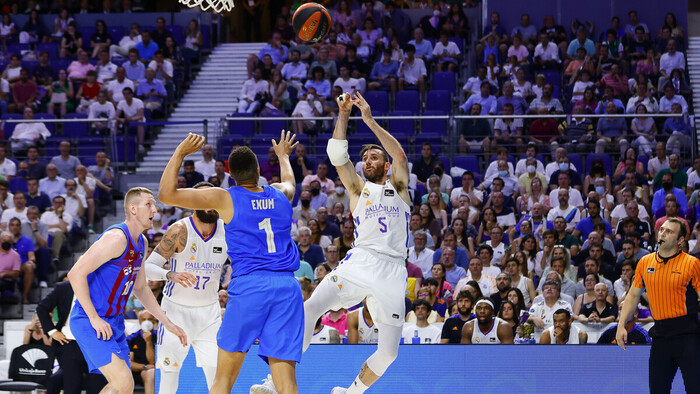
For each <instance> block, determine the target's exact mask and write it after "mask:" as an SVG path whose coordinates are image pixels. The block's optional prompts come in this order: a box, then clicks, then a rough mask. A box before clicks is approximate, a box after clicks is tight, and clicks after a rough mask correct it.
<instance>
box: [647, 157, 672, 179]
mask: <svg viewBox="0 0 700 394" xmlns="http://www.w3.org/2000/svg"><path fill="white" fill-rule="evenodd" d="M665 168H671V165H670V164H668V156H666V158H664V161H661V160H659V157H658V156H655V157H652V158H651V159H649V163H647V171H649V174H650V175H652V176H655V175H656V174H658V173H659V171H661V170H663V169H665Z"/></svg>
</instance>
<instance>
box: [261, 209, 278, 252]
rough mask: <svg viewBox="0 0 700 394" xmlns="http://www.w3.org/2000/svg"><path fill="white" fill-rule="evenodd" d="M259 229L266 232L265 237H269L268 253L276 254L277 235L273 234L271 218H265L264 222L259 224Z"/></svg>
mask: <svg viewBox="0 0 700 394" xmlns="http://www.w3.org/2000/svg"><path fill="white" fill-rule="evenodd" d="M258 229H260V230H265V235H266V236H267V253H276V252H277V248H276V247H275V233H273V232H272V224H271V223H270V218H265V219H263V221H262V222H260V223H258Z"/></svg>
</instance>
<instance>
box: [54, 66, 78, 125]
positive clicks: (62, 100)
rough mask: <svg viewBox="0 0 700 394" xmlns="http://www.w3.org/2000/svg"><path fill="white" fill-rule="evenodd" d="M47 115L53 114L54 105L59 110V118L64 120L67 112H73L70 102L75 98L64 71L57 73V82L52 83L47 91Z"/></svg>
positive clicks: (70, 83)
mask: <svg viewBox="0 0 700 394" xmlns="http://www.w3.org/2000/svg"><path fill="white" fill-rule="evenodd" d="M48 93H49V108H48V110H49V113H50V114H55V112H54V110H55V107H56V105H58V106H59V108H60V113H61V118H65V117H66V114H67V113H68V111H70V112H73V110H74V109H75V106H74V105H73V103H72V101H71V100H73V97H74V96H75V91H74V90H73V83H72V82H71V81H70V80H69V79H68V73H67V72H66V70H60V71H59V72H58V81H54V82H53V84H51V88H50V89H49V92H48Z"/></svg>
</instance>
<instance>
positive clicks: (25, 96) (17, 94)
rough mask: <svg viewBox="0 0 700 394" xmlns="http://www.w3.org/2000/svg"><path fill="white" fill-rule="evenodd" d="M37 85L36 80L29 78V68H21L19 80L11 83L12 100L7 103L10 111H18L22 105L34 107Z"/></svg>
mask: <svg viewBox="0 0 700 394" xmlns="http://www.w3.org/2000/svg"><path fill="white" fill-rule="evenodd" d="M37 93H38V87H37V85H36V82H34V81H33V80H31V79H30V78H29V70H28V69H26V68H23V69H22V71H21V72H20V79H19V81H17V82H15V83H14V84H13V85H12V102H11V103H10V104H9V111H10V112H19V111H20V110H22V109H23V108H24V107H32V108H35V107H36V99H37Z"/></svg>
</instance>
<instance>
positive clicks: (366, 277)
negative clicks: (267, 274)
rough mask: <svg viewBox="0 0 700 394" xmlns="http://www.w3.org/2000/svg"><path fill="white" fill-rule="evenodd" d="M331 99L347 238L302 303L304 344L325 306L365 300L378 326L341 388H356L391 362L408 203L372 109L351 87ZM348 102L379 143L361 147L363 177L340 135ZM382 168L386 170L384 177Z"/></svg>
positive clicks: (399, 316) (401, 166)
mask: <svg viewBox="0 0 700 394" xmlns="http://www.w3.org/2000/svg"><path fill="white" fill-rule="evenodd" d="M337 101H338V108H339V109H340V111H339V113H338V119H337V121H336V125H335V130H334V131H333V138H332V139H330V140H329V141H328V148H327V153H328V158H329V159H330V161H331V163H332V164H333V165H334V166H335V167H336V170H337V171H338V175H339V176H340V180H341V181H342V182H343V185H344V186H345V189H346V190H347V191H348V193H349V194H350V209H351V211H352V216H353V218H354V224H355V242H354V243H353V245H352V249H350V251H348V253H347V255H346V256H345V258H344V259H343V261H341V262H340V264H339V265H338V267H337V268H336V269H334V270H333V271H332V272H331V273H329V274H328V275H326V277H325V278H324V279H323V281H321V283H320V284H319V285H318V287H317V288H316V290H315V291H314V293H313V294H312V295H311V297H310V298H309V299H308V300H307V301H306V302H305V303H304V315H305V319H306V320H305V331H304V349H306V348H307V347H308V345H309V343H310V342H311V337H312V335H313V328H314V322H315V321H316V319H317V318H318V317H319V316H321V315H322V314H323V313H325V312H326V311H328V310H329V309H332V310H337V309H340V308H347V307H350V306H352V305H356V304H358V303H359V302H360V301H362V300H363V299H365V298H366V299H367V300H366V305H367V308H368V309H369V312H370V313H371V314H372V318H373V320H374V324H375V325H376V326H377V328H378V330H379V333H378V339H377V351H376V352H375V353H374V354H373V355H372V356H370V358H369V359H367V361H366V362H365V363H364V365H363V366H362V369H361V370H360V373H359V375H358V376H357V378H355V381H354V382H353V383H352V385H351V386H350V388H348V389H347V393H363V392H364V391H365V390H367V388H368V387H369V386H371V385H372V384H373V383H374V382H375V381H376V380H377V379H379V377H380V376H382V374H384V372H385V371H386V369H387V368H388V367H389V365H390V364H391V363H392V362H393V361H394V359H396V356H397V354H398V350H399V342H400V341H401V328H402V326H403V320H404V316H405V304H404V293H405V287H406V279H407V272H406V264H405V259H406V253H407V251H408V231H409V229H408V219H409V218H410V213H409V212H410V203H411V199H410V196H409V194H408V179H409V178H408V176H409V171H408V159H407V158H406V153H405V152H404V151H403V148H401V144H400V143H399V142H398V141H397V140H396V139H395V138H394V137H392V136H391V134H389V133H388V132H387V131H386V130H384V129H383V128H382V127H381V126H380V125H379V124H378V123H377V122H376V121H375V120H374V119H373V118H372V110H371V108H370V106H369V104H367V101H365V99H364V98H363V97H362V95H361V94H360V93H359V92H356V93H355V96H354V98H352V97H350V95H349V94H347V93H344V94H342V95H340V96H339V97H338V99H337ZM353 105H355V106H357V107H358V108H359V109H360V111H361V113H362V120H363V121H364V122H365V124H367V126H368V127H369V128H370V129H371V130H372V132H373V133H374V135H375V136H376V137H377V139H378V140H379V142H380V143H381V146H379V145H366V146H365V147H364V148H363V149H362V152H361V153H360V156H361V157H362V161H363V162H364V164H363V168H362V170H363V173H364V175H365V178H366V179H367V181H364V180H362V178H361V177H360V176H359V175H357V173H355V167H354V166H353V164H352V162H351V161H350V157H349V155H348V141H347V140H346V139H345V134H346V131H347V125H348V117H349V116H350V111H352V108H353ZM385 149H386V151H385ZM389 156H391V158H392V159H393V166H392V163H390V162H389ZM390 166H391V168H392V174H391V176H389V177H387V172H388V171H389V167H390ZM333 392H334V393H344V392H346V389H344V388H340V387H336V388H334V389H333Z"/></svg>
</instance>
